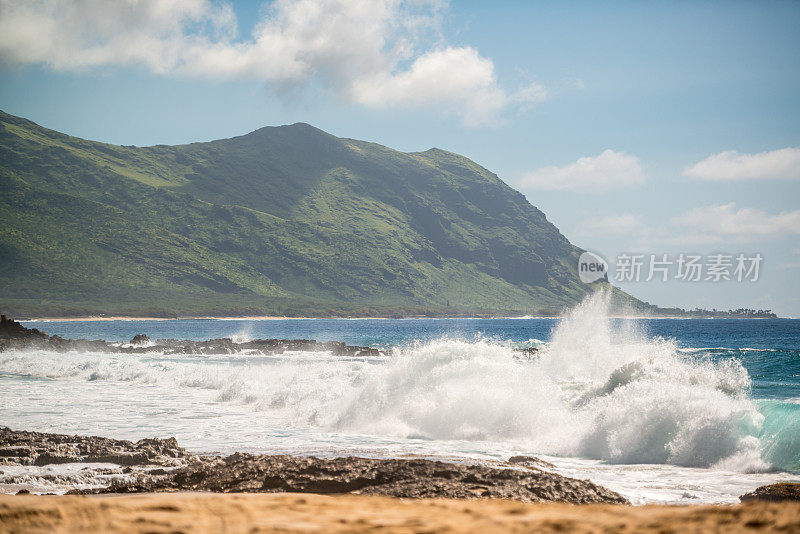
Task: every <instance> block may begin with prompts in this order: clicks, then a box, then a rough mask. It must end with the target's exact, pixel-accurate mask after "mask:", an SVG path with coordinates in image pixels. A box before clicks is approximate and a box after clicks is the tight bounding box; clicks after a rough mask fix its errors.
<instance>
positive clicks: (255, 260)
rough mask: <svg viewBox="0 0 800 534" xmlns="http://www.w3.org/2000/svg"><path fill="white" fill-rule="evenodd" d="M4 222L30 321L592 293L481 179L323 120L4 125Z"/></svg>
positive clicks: (2, 288)
mask: <svg viewBox="0 0 800 534" xmlns="http://www.w3.org/2000/svg"><path fill="white" fill-rule="evenodd" d="M0 221H2V231H0V306H2V307H4V310H5V311H7V312H9V313H12V314H14V315H17V316H19V315H41V314H83V313H108V314H138V315H143V314H159V315H164V314H167V315H170V314H180V315H205V314H214V315H224V314H232V315H234V314H235V315H240V314H288V315H303V314H316V315H341V314H354V315H355V314H357V315H383V314H416V313H438V314H465V313H469V314H473V313H541V312H546V311H550V312H554V311H558V310H560V309H562V308H564V307H565V306H569V305H572V304H575V303H576V302H578V301H580V299H582V298H583V297H584V296H585V295H586V293H587V291H588V290H589V289H590V288H591V286H586V285H584V284H582V283H581V282H580V281H579V280H578V277H577V272H576V263H577V258H578V256H579V254H580V252H581V250H580V249H578V248H576V247H575V246H573V245H572V244H570V243H569V241H567V239H566V238H565V237H564V236H563V235H561V233H559V231H558V229H557V228H556V227H555V226H553V225H552V224H551V223H549V222H548V221H547V219H546V218H545V216H544V214H543V213H542V212H541V211H539V210H538V209H536V208H535V207H533V206H532V205H530V204H529V203H528V201H527V200H526V199H525V197H524V196H523V195H522V194H520V193H519V192H517V191H515V190H513V189H512V188H510V187H509V186H508V185H506V184H505V183H503V182H502V181H501V180H500V179H499V178H498V177H497V176H496V175H494V174H492V173H491V172H489V171H488V170H486V169H484V168H483V167H481V166H479V165H477V164H476V163H474V162H472V161H470V160H469V159H467V158H465V157H463V156H459V155H457V154H453V153H450V152H446V151H444V150H439V149H435V148H434V149H431V150H428V151H426V152H412V153H403V152H398V151H395V150H392V149H390V148H387V147H384V146H381V145H377V144H374V143H368V142H364V141H356V140H353V139H344V138H338V137H334V136H332V135H330V134H327V133H325V132H323V131H321V130H318V129H317V128H314V127H312V126H309V125H308V124H293V125H291V126H281V127H275V128H262V129H260V130H256V131H254V132H252V133H249V134H247V135H243V136H240V137H234V138H232V139H222V140H218V141H212V142H209V143H192V144H188V145H178V146H164V145H158V146H151V147H133V146H115V145H110V144H105V143H98V142H94V141H87V140H84V139H79V138H75V137H71V136H68V135H65V134H62V133H59V132H55V131H52V130H48V129H46V128H43V127H41V126H39V125H37V124H35V123H33V122H30V121H28V120H26V119H22V118H19V117H15V116H12V115H9V114H6V113H3V112H0ZM618 294H619V295H622V294H621V293H618Z"/></svg>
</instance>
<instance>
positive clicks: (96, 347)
mask: <svg viewBox="0 0 800 534" xmlns="http://www.w3.org/2000/svg"><path fill="white" fill-rule="evenodd" d="M9 350H49V351H55V352H70V351H76V352H106V353H112V354H119V353H122V354H146V353H159V354H167V355H169V354H206V355H219V354H253V355H261V356H272V355H277V354H283V353H285V352H330V353H331V354H333V355H334V356H345V357H368V356H386V355H387V354H388V352H387V351H385V350H382V349H377V348H375V347H361V346H358V345H347V344H346V343H343V342H341V341H324V342H320V341H316V340H313V339H253V340H248V341H234V340H233V339H231V338H220V339H209V340H206V341H193V340H189V339H157V340H155V341H153V340H151V339H150V337H149V336H147V335H146V334H137V335H136V336H134V337H133V339H131V340H130V342H128V343H112V342H108V341H104V340H102V339H95V340H90V339H64V338H62V337H60V336H57V335H53V336H51V335H48V334H47V333H45V332H42V331H41V330H38V329H36V328H26V327H24V326H22V325H21V324H20V323H18V322H17V321H14V320H13V319H9V318H7V317H6V316H5V315H0V352H4V351H9ZM515 350H516V351H517V352H519V353H520V354H521V355H523V356H533V355H535V354H536V352H537V349H536V348H533V347H528V348H520V349H515Z"/></svg>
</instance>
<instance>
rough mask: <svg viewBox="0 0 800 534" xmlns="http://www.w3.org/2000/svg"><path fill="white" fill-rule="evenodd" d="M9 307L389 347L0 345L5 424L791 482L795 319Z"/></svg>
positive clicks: (76, 479)
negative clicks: (258, 351) (185, 349)
mask: <svg viewBox="0 0 800 534" xmlns="http://www.w3.org/2000/svg"><path fill="white" fill-rule="evenodd" d="M23 324H24V325H25V326H28V327H35V328H39V329H41V330H44V331H46V332H47V333H48V334H51V335H52V334H58V335H60V336H62V337H65V338H89V339H105V340H108V341H117V342H128V341H130V339H131V338H132V337H133V336H134V335H136V334H147V335H148V336H150V337H151V338H152V339H154V340H155V339H162V338H164V339H165V338H178V339H194V340H204V339H211V338H221V337H231V338H234V340H246V339H256V338H284V339H296V338H304V339H315V340H317V341H329V340H336V341H344V342H346V343H348V344H350V345H364V346H373V347H379V348H383V349H387V350H389V351H390V354H389V355H387V356H380V357H340V356H333V355H331V354H326V353H311V352H309V353H302V352H297V353H285V354H282V355H279V356H257V355H252V354H230V355H223V356H202V355H169V356H167V355H163V354H152V353H151V354H145V355H126V354H104V353H77V352H75V353H66V354H59V353H51V352H43V351H24V352H23V351H17V352H13V351H12V352H6V353H0V406H1V407H2V408H0V425H4V426H9V427H11V428H13V429H24V430H38V431H46V432H60V433H77V434H91V435H101V436H108V437H114V438H123V439H131V440H137V439H141V438H145V437H169V436H175V437H176V438H177V439H178V441H179V443H180V444H181V445H183V446H184V447H186V448H188V449H190V450H192V451H196V452H201V453H219V454H222V453H231V452H234V451H243V452H262V453H273V454H277V453H289V454H299V455H309V454H310V455H316V456H340V455H360V456H369V457H409V456H424V457H435V458H441V459H445V460H452V461H478V462H487V463H496V462H501V461H504V460H506V459H507V458H508V457H509V456H512V455H520V454H524V455H534V456H538V457H540V458H542V459H544V460H546V461H548V462H551V463H553V464H554V465H555V468H554V471H556V472H558V473H561V474H564V475H567V476H573V477H576V478H581V479H587V478H588V479H591V480H592V481H594V482H596V483H598V484H601V485H604V486H606V487H608V488H610V489H613V490H616V491H618V492H620V493H622V494H623V495H625V496H626V497H628V498H629V499H631V501H633V502H634V503H656V502H658V503H683V504H692V503H708V502H736V501H737V500H738V496H739V495H741V494H743V493H745V492H747V491H750V490H752V489H754V488H755V487H757V486H760V485H764V484H769V483H773V482H776V481H779V480H794V481H797V480H800V320H791V319H753V320H748V319H731V320H727V319H709V320H704V319H685V320H682V319H639V320H633V319H614V318H610V317H609V316H608V313H607V303H606V301H605V299H604V298H603V296H602V295H597V296H595V297H594V298H590V299H589V300H587V301H586V302H584V303H583V304H581V305H580V306H578V307H577V308H576V309H574V310H573V311H572V312H571V313H569V314H568V315H567V316H566V317H564V318H563V319H542V318H510V319H282V320H213V319H210V320H165V321H156V320H147V321H139V320H136V321H27V322H24V323H23ZM515 347H516V348H519V347H537V348H539V351H538V353H536V354H535V355H534V356H527V355H524V354H522V353H520V352H518V351H514V350H513V349H514V348H515ZM79 470H80V468H79V467H76V466H74V465H65V466H47V467H42V468H21V467H15V468H7V467H2V468H0V471H2V474H0V491H3V488H4V485H3V476H5V477H9V476H13V477H15V478H14V480H15V481H17V482H18V481H19V480H20V477H28V479H29V480H30V481H31V483H32V484H33V485H34V486H36V487H37V488H38V489H39V490H40V491H56V492H60V491H66V489H69V487H78V486H80V485H81V484H84V485H92V484H97V483H99V482H98V480H99V478H98V477H100V478H102V476H103V475H102V473H100V474H97V473H94V474H91V475H88V474H87V475H85V476H84V475H81V474H80V472H79ZM81 476H84V478H81ZM7 487H9V488H10V487H11V486H8V485H7Z"/></svg>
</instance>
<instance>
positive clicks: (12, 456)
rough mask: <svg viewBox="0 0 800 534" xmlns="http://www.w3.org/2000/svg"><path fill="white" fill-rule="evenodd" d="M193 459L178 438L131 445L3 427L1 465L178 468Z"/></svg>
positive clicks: (107, 440)
mask: <svg viewBox="0 0 800 534" xmlns="http://www.w3.org/2000/svg"><path fill="white" fill-rule="evenodd" d="M190 456H191V455H190V454H189V453H187V452H186V450H184V449H183V448H181V447H179V446H178V442H177V441H176V440H175V438H168V439H143V440H139V441H137V442H131V441H126V440H116V439H109V438H100V437H89V436H69V435H65V434H47V433H43V432H26V431H14V430H11V429H10V428H0V464H6V465H37V466H42V465H50V464H63V463H72V462H84V463H85V462H95V463H112V464H117V465H123V466H131V465H160V466H167V467H174V466H179V465H184V464H185V463H186V462H187V459H188V458H189V457H190Z"/></svg>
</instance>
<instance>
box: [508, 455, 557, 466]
mask: <svg viewBox="0 0 800 534" xmlns="http://www.w3.org/2000/svg"><path fill="white" fill-rule="evenodd" d="M508 463H510V464H519V465H523V466H525V467H534V468H537V469H538V468H540V467H544V468H545V469H555V468H556V466H555V465H553V464H551V463H550V462H545V461H544V460H540V459H539V458H536V457H535V456H512V457H511V458H509V459H508Z"/></svg>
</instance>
